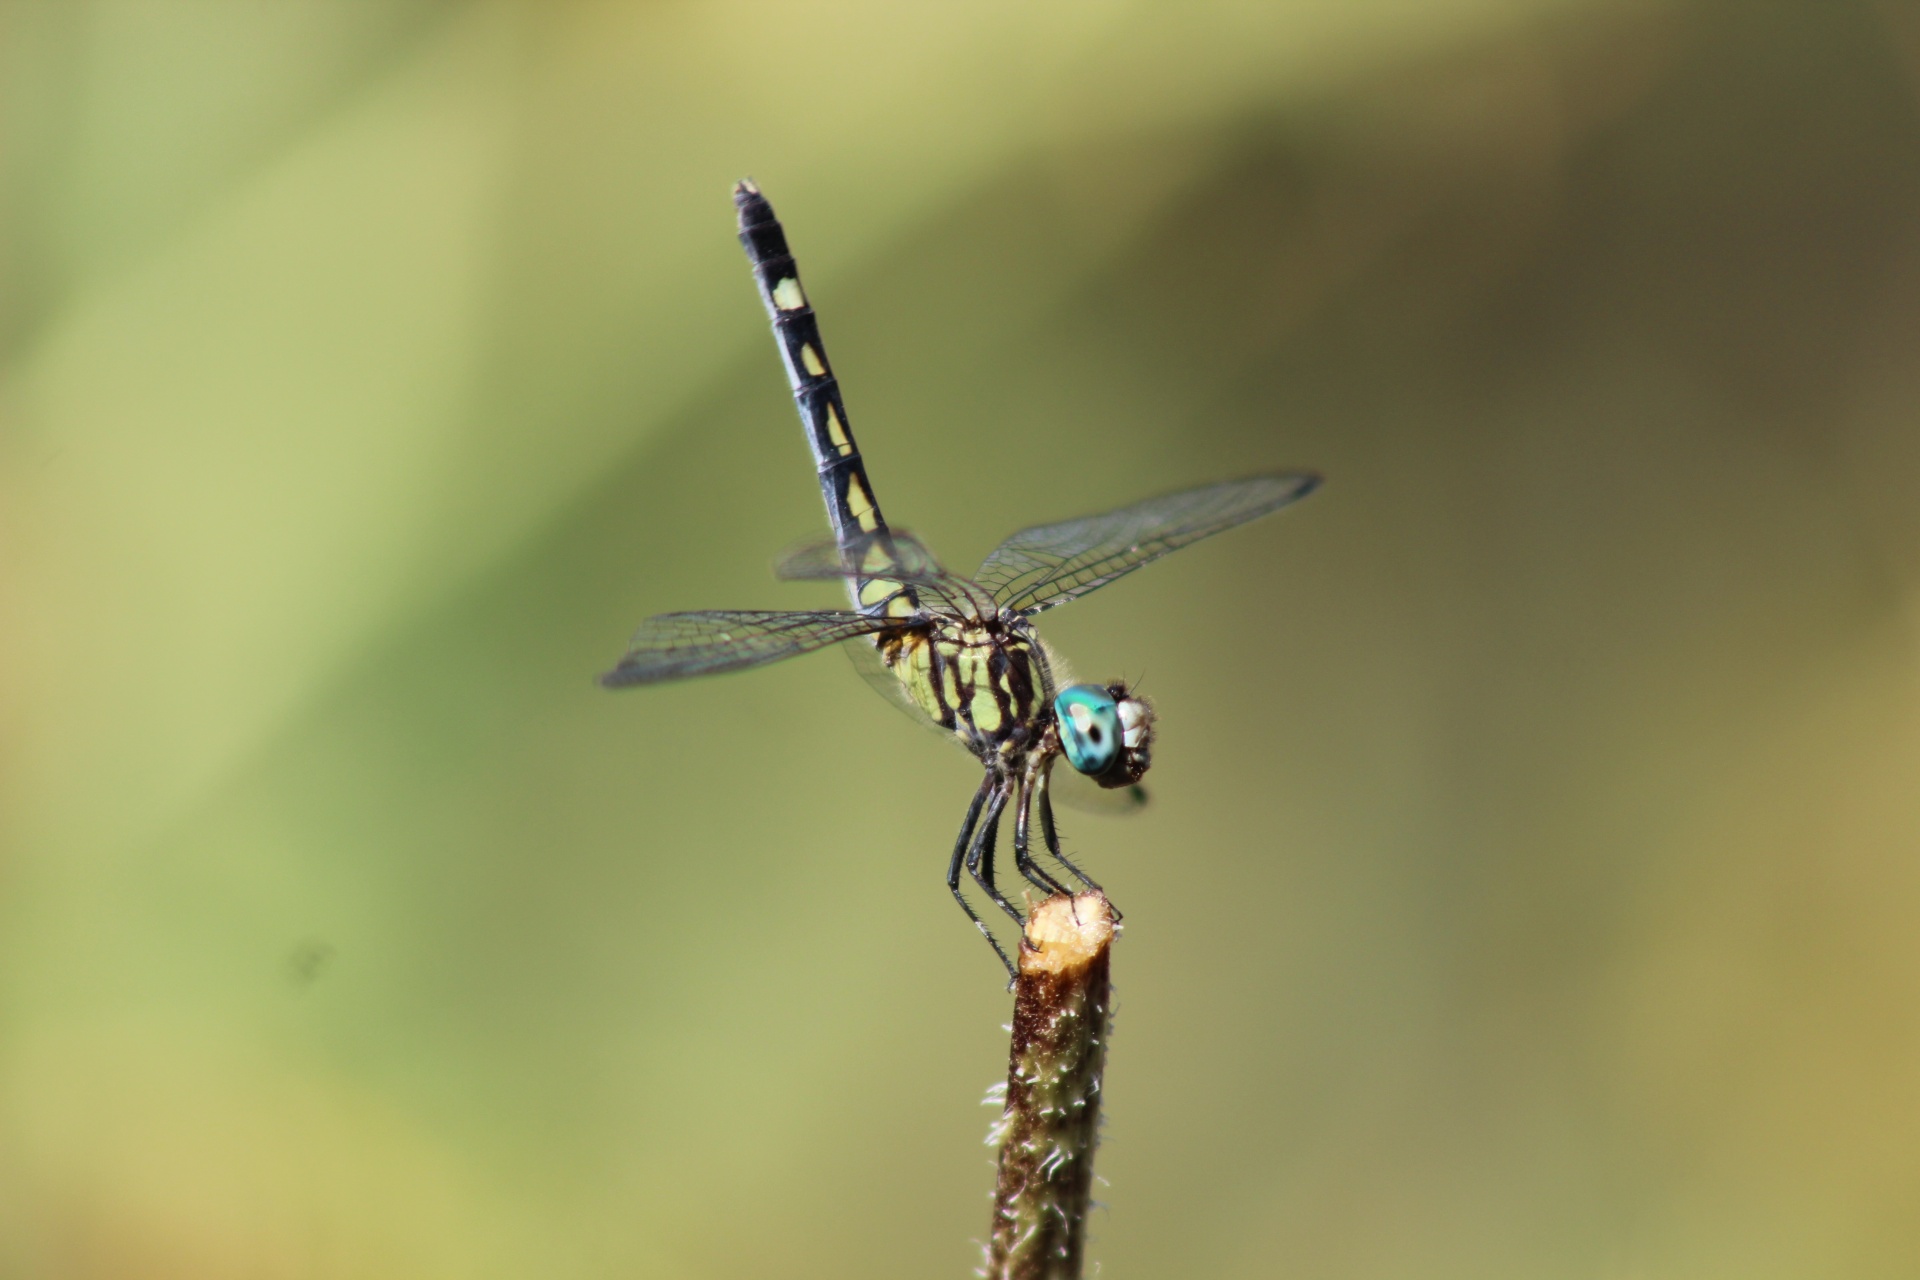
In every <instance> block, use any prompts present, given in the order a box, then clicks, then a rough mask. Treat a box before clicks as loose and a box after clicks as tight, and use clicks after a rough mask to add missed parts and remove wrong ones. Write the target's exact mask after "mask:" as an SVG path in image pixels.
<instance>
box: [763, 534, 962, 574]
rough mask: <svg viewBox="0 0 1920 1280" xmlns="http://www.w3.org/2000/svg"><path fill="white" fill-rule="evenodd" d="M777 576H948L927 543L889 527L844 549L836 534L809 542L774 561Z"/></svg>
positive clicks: (774, 570)
mask: <svg viewBox="0 0 1920 1280" xmlns="http://www.w3.org/2000/svg"><path fill="white" fill-rule="evenodd" d="M773 576H774V577H776V578H780V579H782V580H784V581H789V582H793V581H801V582H804V581H809V580H812V579H816V578H884V579H886V580H887V581H889V582H913V583H920V582H939V581H940V580H941V579H943V578H945V577H946V576H947V571H946V570H945V569H942V568H941V567H940V562H939V561H938V560H936V559H934V558H933V552H931V551H929V550H927V547H926V544H925V543H923V542H921V541H920V539H918V538H916V537H914V536H913V535H912V534H910V533H906V532H904V531H903V530H900V529H889V530H888V531H887V532H886V533H884V534H878V533H870V534H867V535H866V536H865V537H864V538H863V539H862V540H861V541H860V542H858V543H856V544H855V545H854V546H852V547H849V548H848V549H846V550H845V551H842V550H841V548H840V544H839V543H837V542H835V541H834V540H833V539H832V538H827V539H825V540H823V541H817V542H806V543H802V544H800V545H799V546H797V547H793V548H791V549H789V550H787V551H785V552H783V553H782V554H781V556H780V558H779V559H778V560H776V561H774V565H773Z"/></svg>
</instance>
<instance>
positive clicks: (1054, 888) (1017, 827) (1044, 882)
mask: <svg viewBox="0 0 1920 1280" xmlns="http://www.w3.org/2000/svg"><path fill="white" fill-rule="evenodd" d="M1035 790H1036V788H1034V787H1033V786H1023V787H1021V788H1020V809H1019V812H1018V813H1016V814H1015V815H1014V820H1013V865H1014V866H1016V867H1018V868H1020V874H1021V875H1022V876H1024V877H1026V881H1027V883H1028V884H1030V885H1032V886H1033V887H1034V888H1036V889H1041V890H1044V891H1045V892H1047V893H1049V894H1054V893H1064V894H1066V895H1067V896H1068V897H1072V896H1073V890H1071V889H1069V888H1067V886H1065V885H1064V884H1061V883H1060V882H1059V881H1058V880H1056V879H1054V878H1053V876H1052V875H1050V874H1049V873H1048V872H1047V870H1046V868H1044V867H1042V866H1041V865H1040V864H1039V863H1037V862H1035V861H1034V860H1033V854H1031V853H1030V852H1028V840H1027V836H1028V831H1027V827H1028V815H1029V814H1030V813H1032V811H1033V796H1034V791H1035Z"/></svg>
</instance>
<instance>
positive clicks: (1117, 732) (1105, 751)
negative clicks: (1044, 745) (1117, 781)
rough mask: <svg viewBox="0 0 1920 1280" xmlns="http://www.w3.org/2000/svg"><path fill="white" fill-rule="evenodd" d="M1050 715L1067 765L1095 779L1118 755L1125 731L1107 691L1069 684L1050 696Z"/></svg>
mask: <svg viewBox="0 0 1920 1280" xmlns="http://www.w3.org/2000/svg"><path fill="white" fill-rule="evenodd" d="M1053 714H1054V718H1055V719H1056V720H1057V721H1058V723H1059V725H1060V746H1061V749H1062V750H1064V751H1065V752H1066V754H1067V763H1068V764H1070V765H1072V766H1073V767H1074V768H1075V769H1077V770H1079V771H1080V772H1081V773H1084V774H1087V775H1089V776H1090V777H1095V778H1097V777H1099V776H1100V775H1101V774H1104V773H1106V772H1108V771H1109V770H1111V769H1112V768H1113V766H1114V764H1115V762H1116V761H1118V760H1119V758H1120V752H1121V749H1122V746H1123V742H1122V738H1123V736H1124V734H1125V732H1126V730H1125V729H1124V728H1123V727H1122V726H1121V723H1120V707H1119V704H1118V703H1116V702H1115V701H1114V697H1113V695H1112V694H1111V693H1109V692H1107V690H1106V689H1105V688H1103V687H1102V686H1100V685H1097V684H1076V685H1072V686H1069V687H1068V688H1065V689H1062V690H1061V691H1060V693H1059V696H1058V697H1056V698H1054V700H1053Z"/></svg>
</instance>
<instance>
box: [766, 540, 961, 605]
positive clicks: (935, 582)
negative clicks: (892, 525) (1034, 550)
mask: <svg viewBox="0 0 1920 1280" xmlns="http://www.w3.org/2000/svg"><path fill="white" fill-rule="evenodd" d="M773 576H774V577H776V578H780V579H783V580H785V581H789V582H793V581H803V582H804V581H809V580H813V579H820V578H828V579H832V578H838V579H841V580H842V581H844V580H846V579H849V578H852V579H856V580H867V581H877V582H898V583H900V584H902V585H903V586H907V587H911V588H912V589H913V590H914V592H915V593H916V594H918V595H919V596H921V597H922V603H923V604H925V603H931V604H932V605H934V606H935V608H936V610H937V611H941V612H946V613H949V614H953V615H956V616H961V617H965V616H968V615H970V614H974V613H978V612H981V611H982V610H983V609H984V611H985V612H987V613H992V612H993V608H994V605H993V600H992V597H991V596H989V595H987V593H986V592H984V591H981V590H980V589H979V588H977V587H975V586H973V584H971V583H969V582H968V581H967V580H966V579H964V578H959V577H956V576H954V575H953V574H951V573H948V572H947V571H946V570H945V569H943V568H941V566H940V562H939V561H938V560H936V559H934V556H933V552H931V551H929V550H927V545H926V544H925V543H924V542H922V541H920V539H918V538H916V537H914V536H913V535H912V534H910V533H907V532H905V531H903V530H900V529H889V530H887V531H886V532H884V533H870V534H867V535H865V536H864V537H863V538H862V539H861V540H860V541H858V542H856V543H854V544H853V545H852V546H850V547H848V548H845V549H844V550H843V549H842V548H841V546H840V544H839V543H837V542H835V541H834V540H833V539H832V538H827V539H825V540H823V541H819V542H808V543H803V544H801V545H800V546H798V547H795V548H793V549H791V550H789V551H787V552H785V553H784V554H782V555H781V557H780V558H779V559H778V560H776V561H775V562H774V565H773Z"/></svg>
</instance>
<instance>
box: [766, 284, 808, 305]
mask: <svg viewBox="0 0 1920 1280" xmlns="http://www.w3.org/2000/svg"><path fill="white" fill-rule="evenodd" d="M773 305H774V306H776V307H778V308H780V309H781V310H782V311H798V310H799V309H800V308H802V307H804V306H806V305H807V295H806V294H804V293H802V292H800V282H799V281H798V280H796V279H795V278H794V277H792V276H788V277H787V278H786V279H785V280H782V281H781V282H780V283H779V284H777V285H775V286H773Z"/></svg>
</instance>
